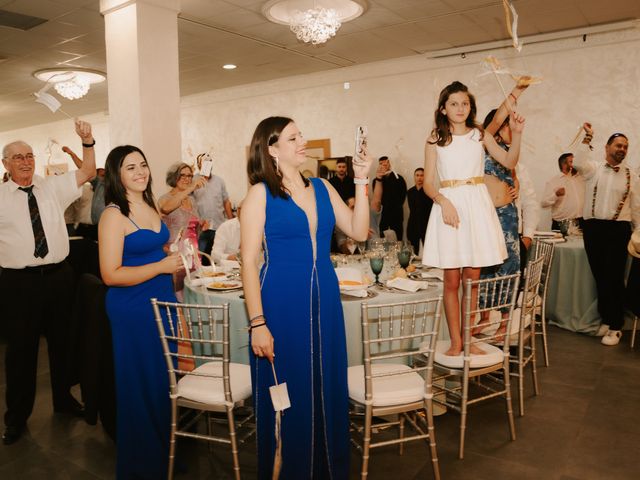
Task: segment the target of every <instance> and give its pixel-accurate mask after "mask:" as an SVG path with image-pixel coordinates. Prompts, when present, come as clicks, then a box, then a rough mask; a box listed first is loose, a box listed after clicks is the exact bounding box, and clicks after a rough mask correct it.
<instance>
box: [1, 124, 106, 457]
mask: <svg viewBox="0 0 640 480" xmlns="http://www.w3.org/2000/svg"><path fill="white" fill-rule="evenodd" d="M75 128H76V133H77V134H78V136H79V137H80V139H81V141H82V147H83V149H82V152H83V160H84V162H83V164H82V167H81V168H80V169H79V170H76V171H75V172H70V173H66V174H63V175H59V176H51V177H47V178H42V177H40V176H38V175H34V171H35V156H34V154H33V150H32V148H31V147H30V146H29V145H28V144H26V143H25V142H22V141H16V142H12V143H9V144H7V145H5V147H4V148H3V150H2V163H3V164H4V167H5V168H6V169H7V171H8V172H9V173H10V174H11V180H9V181H8V182H6V183H3V184H2V185H0V267H2V273H1V274H0V295H2V299H1V300H0V305H2V306H3V315H2V316H3V318H5V319H6V320H7V325H6V330H7V349H6V356H5V371H6V382H7V389H6V402H7V409H6V412H5V415H4V423H5V426H6V429H5V431H4V434H3V436H2V441H3V443H4V444H5V445H10V444H12V443H15V442H16V441H17V440H18V439H19V438H20V436H21V435H22V433H23V432H24V429H25V427H26V422H27V420H28V418H29V416H30V415H31V411H32V410H33V404H34V400H35V393H36V372H37V363H38V362H37V360H38V342H39V340H40V334H43V335H44V336H45V337H46V339H47V348H48V351H49V370H50V376H51V391H52V394H53V409H54V411H55V412H57V413H68V414H74V415H82V414H83V410H82V406H81V405H80V404H79V403H78V402H77V401H76V400H75V399H74V398H73V397H72V396H71V394H70V393H69V387H70V386H69V380H68V374H67V371H66V367H67V365H66V364H67V362H66V360H67V357H66V355H67V354H68V351H67V350H68V349H67V338H68V336H69V332H68V331H67V327H68V322H69V317H70V314H71V302H72V300H73V299H72V298H71V296H72V289H71V286H72V281H73V272H72V270H71V266H70V265H69V264H68V263H67V262H66V261H65V259H66V257H67V255H68V254H69V236H68V235H67V229H66V226H65V223H64V210H65V208H66V207H67V206H68V205H69V204H70V203H71V202H73V201H74V200H75V199H76V198H78V197H79V196H80V193H81V189H80V187H81V186H82V185H83V184H84V183H85V182H87V181H88V180H91V178H93V177H94V176H95V174H96V164H95V154H94V149H93V146H94V144H95V141H94V139H93V136H92V134H91V125H89V124H88V123H86V122H82V121H79V122H76V126H75Z"/></svg>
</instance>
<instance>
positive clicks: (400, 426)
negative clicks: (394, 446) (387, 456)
mask: <svg viewBox="0 0 640 480" xmlns="http://www.w3.org/2000/svg"><path fill="white" fill-rule="evenodd" d="M404 415H405V414H403V413H400V414H399V415H398V422H399V423H398V429H399V430H400V431H399V435H398V438H399V439H400V440H402V439H403V438H404V422H405V416H404ZM398 449H399V450H398V453H399V454H400V455H402V454H403V453H404V442H400V443H399V444H398Z"/></svg>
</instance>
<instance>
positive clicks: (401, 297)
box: [184, 280, 449, 366]
mask: <svg viewBox="0 0 640 480" xmlns="http://www.w3.org/2000/svg"><path fill="white" fill-rule="evenodd" d="M373 289H374V291H375V293H376V294H377V295H376V296H375V297H373V298H367V299H364V298H358V297H347V296H345V295H343V296H342V307H343V310H344V326H345V334H346V338H347V361H348V364H349V366H353V365H361V364H362V327H361V323H360V306H361V303H362V301H367V302H368V303H369V304H370V305H375V304H381V303H392V302H409V301H415V300H424V299H425V298H435V297H437V296H438V295H441V294H442V283H441V282H434V281H430V282H429V287H428V288H427V289H423V290H418V291H417V292H416V293H409V292H397V291H396V292H393V291H388V290H381V289H379V288H377V287H373ZM241 295H242V290H235V291H230V292H220V291H212V290H208V289H207V288H206V287H204V286H192V285H191V284H190V283H189V281H188V280H186V281H185V287H184V301H185V303H197V304H204V305H219V304H223V303H227V302H228V303H229V317H230V332H229V336H230V343H231V361H232V362H236V363H243V364H249V334H248V333H247V325H248V317H247V310H246V308H245V303H244V299H243V298H242V297H241ZM438 336H439V338H445V339H446V338H449V335H448V331H447V326H446V320H445V318H444V315H442V316H441V320H440V330H439V334H438ZM276 348H277V347H276Z"/></svg>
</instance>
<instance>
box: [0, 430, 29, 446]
mask: <svg viewBox="0 0 640 480" xmlns="http://www.w3.org/2000/svg"><path fill="white" fill-rule="evenodd" d="M23 432H24V426H21V427H13V426H7V427H6V429H5V431H4V433H3V434H2V443H4V444H5V445H11V444H13V443H16V442H17V441H18V440H20V437H21V436H22V433H23Z"/></svg>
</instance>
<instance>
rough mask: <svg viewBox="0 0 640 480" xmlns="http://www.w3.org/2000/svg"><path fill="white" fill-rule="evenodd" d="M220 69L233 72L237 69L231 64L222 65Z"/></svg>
mask: <svg viewBox="0 0 640 480" xmlns="http://www.w3.org/2000/svg"><path fill="white" fill-rule="evenodd" d="M222 68H224V69H225V70H233V69H235V68H238V67H237V66H236V65H234V64H233V63H227V64H226V65H223V66H222Z"/></svg>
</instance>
